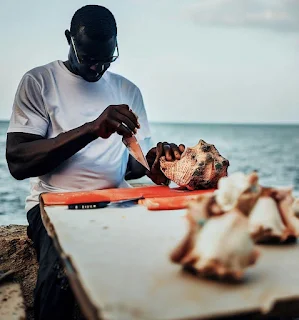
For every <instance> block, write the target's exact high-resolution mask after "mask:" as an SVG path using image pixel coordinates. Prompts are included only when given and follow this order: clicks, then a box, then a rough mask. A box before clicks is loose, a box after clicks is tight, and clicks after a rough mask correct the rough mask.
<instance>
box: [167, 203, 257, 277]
mask: <svg viewBox="0 0 299 320" xmlns="http://www.w3.org/2000/svg"><path fill="white" fill-rule="evenodd" d="M193 209H194V208H193ZM192 212H193V213H192ZM187 219H188V221H189V232H188V234H187V235H186V237H185V238H184V239H183V241H182V242H181V243H180V245H179V246H178V247H177V248H176V249H175V250H174V251H173V252H172V254H171V260H172V261H173V262H175V263H180V264H182V265H184V266H187V267H191V268H192V269H193V270H195V271H196V272H197V273H198V274H199V275H201V276H208V277H216V278H220V279H222V278H228V279H235V280H240V279H241V278H242V277H243V275H244V270H245V268H246V267H248V266H250V265H253V264H254V263H255V261H256V260H257V258H258V256H259V253H258V251H257V250H256V249H255V248H254V242H253V241H252V239H251V237H250V234H249V232H248V219H247V218H246V217H245V216H244V215H243V214H242V213H241V212H240V211H239V210H238V209H233V210H231V211H229V212H228V213H226V214H222V215H218V216H214V217H212V218H209V219H208V220H207V221H205V217H204V216H203V217H202V218H200V217H199V215H198V212H197V213H196V214H195V215H194V210H193V211H192V210H191V211H190V212H189V213H188V214H187Z"/></svg>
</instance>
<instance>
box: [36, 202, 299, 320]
mask: <svg viewBox="0 0 299 320" xmlns="http://www.w3.org/2000/svg"><path fill="white" fill-rule="evenodd" d="M41 208H42V217H43V221H44V224H45V226H46V229H47V231H48V233H49V235H50V236H51V237H52V238H53V239H54V243H55V245H56V248H57V249H58V251H59V252H60V255H61V257H62V260H63V262H64V264H65V267H66V272H67V275H68V277H69V279H70V282H71V285H72V288H73V291H74V293H75V295H76V297H77V299H78V302H79V303H80V305H81V308H82V311H83V312H84V314H85V316H86V317H87V318H88V319H109V320H112V319H113V320H114V319H121V320H126V319H133V320H135V319H145V320H177V319H181V320H187V319H188V320H190V319H206V318H215V317H225V316H232V315H245V314H249V315H251V316H253V315H260V314H263V313H264V314H270V312H272V311H273V310H274V311H275V312H276V314H280V315H282V314H283V315H286V314H287V313H288V314H289V315H294V316H295V315H296V314H297V315H299V272H298V268H299V246H298V245H297V244H293V245H283V246H260V251H261V257H260V259H259V260H258V262H257V264H256V265H255V266H253V267H251V268H249V269H247V272H246V277H245V280H244V281H243V282H241V283H238V284H236V283H235V284H232V283H219V282H215V281H212V280H207V279H200V278H198V277H195V276H194V275H191V274H189V273H187V272H185V271H182V268H181V267H180V266H179V265H176V264H173V263H171V262H170V260H169V253H170V251H171V250H172V249H173V247H174V246H176V244H177V243H178V241H180V239H181V238H182V237H183V236H184V234H185V232H186V230H187V224H186V221H185V219H184V214H185V210H177V211H148V210H147V209H146V208H144V207H141V206H138V205H135V206H133V207H129V208H115V207H114V208H113V207H107V208H103V209H90V210H69V209H68V208H67V206H45V207H43V205H41ZM279 301H280V304H279V305H278V308H277V306H276V308H274V309H273V307H274V305H275V303H276V302H279Z"/></svg>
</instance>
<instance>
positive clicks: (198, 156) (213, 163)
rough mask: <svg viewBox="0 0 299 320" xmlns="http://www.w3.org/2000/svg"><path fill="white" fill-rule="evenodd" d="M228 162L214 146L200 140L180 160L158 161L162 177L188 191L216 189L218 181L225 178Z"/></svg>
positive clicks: (186, 150) (162, 158) (163, 159)
mask: <svg viewBox="0 0 299 320" xmlns="http://www.w3.org/2000/svg"><path fill="white" fill-rule="evenodd" d="M228 166H229V161H228V160H227V159H225V158H223V157H222V156H221V155H220V154H219V152H218V150H217V149H216V148H215V146H214V145H212V144H208V143H206V142H205V141H203V140H200V141H199V142H198V144H197V145H196V146H194V147H192V148H190V147H188V148H186V149H185V151H184V153H183V154H182V155H181V159H180V160H175V161H167V160H166V159H165V157H161V159H160V167H161V170H162V172H163V173H164V175H165V176H166V177H167V178H168V179H170V180H172V181H173V182H175V183H176V184H177V185H179V186H181V187H186V188H187V189H189V190H195V189H209V188H216V186H217V183H218V180H219V179H220V178H221V177H224V176H227V168H228Z"/></svg>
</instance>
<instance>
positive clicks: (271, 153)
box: [0, 121, 299, 225]
mask: <svg viewBox="0 0 299 320" xmlns="http://www.w3.org/2000/svg"><path fill="white" fill-rule="evenodd" d="M150 126H151V131H152V138H153V143H157V142H159V141H162V142H163V141H167V142H174V143H177V144H180V143H183V144H185V145H186V146H190V147H192V146H194V145H196V144H197V143H198V141H199V140H200V139H203V140H205V141H206V142H208V143H212V144H214V145H215V146H216V148H217V149H218V151H219V152H220V154H221V155H222V156H224V157H225V158H227V159H228V160H229V162H230V166H229V170H228V173H229V174H231V173H233V172H236V171H242V172H244V173H249V172H251V171H253V170H257V171H258V173H259V177H260V183H261V184H262V185H264V186H277V187H282V186H288V187H289V186H293V188H294V194H295V196H299V125H264V124H263V125H261V124H257V125H251V124H250V125H248V124H246V125H244V124H242V125H240V124H180V123H175V124H170V123H151V124H150ZM7 127H8V122H7V121H2V122H0V150H1V154H0V177H1V178H0V225H9V224H24V225H26V224H27V220H26V214H25V211H24V202H25V198H26V196H27V195H28V193H29V181H28V180H22V181H17V180H15V179H14V178H12V177H11V175H10V173H9V171H8V167H7V163H6V159H5V144H6V131H7Z"/></svg>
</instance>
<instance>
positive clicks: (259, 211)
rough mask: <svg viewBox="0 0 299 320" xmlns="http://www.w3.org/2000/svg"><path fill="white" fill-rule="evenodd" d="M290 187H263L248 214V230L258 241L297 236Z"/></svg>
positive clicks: (298, 222)
mask: <svg viewBox="0 0 299 320" xmlns="http://www.w3.org/2000/svg"><path fill="white" fill-rule="evenodd" d="M296 212H297V209H296V201H295V199H294V198H293V196H292V188H288V189H275V188H263V190H262V194H261V197H260V198H259V199H258V201H257V203H256V205H255V207H254V208H253V209H252V211H251V213H250V216H249V231H250V234H251V236H252V237H253V239H254V240H255V241H256V242H258V243H265V242H273V241H275V242H277V241H278V242H285V241H288V240H291V239H295V238H297V237H298V236H299V219H298V217H297V213H296Z"/></svg>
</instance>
